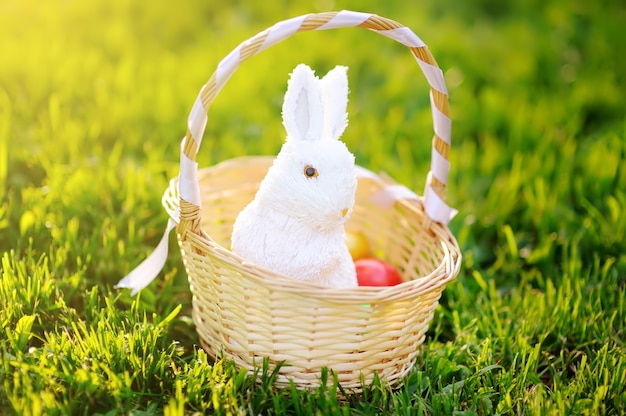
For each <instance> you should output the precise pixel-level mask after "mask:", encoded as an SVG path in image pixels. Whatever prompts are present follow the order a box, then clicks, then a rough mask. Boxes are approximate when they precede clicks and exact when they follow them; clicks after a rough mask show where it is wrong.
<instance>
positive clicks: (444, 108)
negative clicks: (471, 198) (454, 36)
mask: <svg viewBox="0 0 626 416" xmlns="http://www.w3.org/2000/svg"><path fill="white" fill-rule="evenodd" d="M344 27H362V28H366V29H369V30H371V31H373V32H376V33H379V34H381V35H383V36H386V37H388V38H390V39H393V40H395V41H397V42H399V43H401V44H403V45H405V46H406V47H408V48H409V50H410V52H411V53H412V54H413V56H414V57H415V60H416V61H417V63H418V64H419V66H420V68H421V69H422V72H423V73H424V75H425V77H426V79H427V81H428V83H429V84H430V103H431V110H432V114H433V126H434V133H435V134H434V137H433V141H432V153H431V165H430V172H429V173H428V175H427V177H426V187H425V190H424V198H423V204H424V210H425V212H426V214H427V215H428V216H429V218H430V219H432V220H434V221H437V222H441V223H444V224H447V223H448V222H449V221H450V219H452V217H453V216H454V215H455V214H456V210H454V209H452V208H450V207H449V206H448V205H446V203H445V202H444V200H445V190H446V184H447V181H448V173H449V171H450V162H449V161H448V152H449V149H450V128H451V121H450V117H449V116H448V91H447V88H446V84H445V81H444V77H443V72H442V71H441V69H440V68H439V66H438V65H437V62H436V61H435V58H434V57H433V56H432V55H431V53H430V51H429V50H428V47H427V46H426V44H425V43H424V42H423V41H422V40H421V39H420V38H419V37H418V36H417V35H416V34H415V33H413V32H412V31H411V30H410V29H409V28H407V27H406V26H403V25H402V24H400V23H398V22H395V21H393V20H390V19H387V18H385V17H381V16H377V15H375V14H370V13H360V12H353V11H347V10H343V11H340V12H326V13H315V14H307V15H303V16H299V17H295V18H292V19H288V20H284V21H281V22H278V23H276V24H275V25H274V26H272V27H270V28H268V29H266V30H264V31H262V32H260V33H258V34H256V35H255V36H253V37H251V38H250V39H248V40H246V41H245V42H243V43H241V44H239V45H238V46H237V47H236V48H235V49H234V50H233V51H232V52H230V53H229V54H228V55H227V56H226V57H225V58H224V59H223V60H222V61H221V62H220V63H219V64H218V65H217V69H216V70H215V72H214V73H213V75H211V78H209V80H208V82H207V83H206V84H205V85H204V86H203V87H202V88H201V90H200V92H199V94H198V97H197V98H196V101H195V103H194V105H193V108H192V110H191V113H190V114H189V118H188V120H187V132H186V134H185V137H184V139H183V140H182V143H181V157H180V176H179V192H180V225H179V232H181V233H184V232H185V231H189V230H192V231H195V232H199V231H200V206H201V198H200V188H199V183H198V180H197V171H198V164H197V162H196V155H197V153H198V149H199V147H200V143H201V141H202V136H203V134H204V130H205V128H206V123H207V111H208V108H209V107H210V105H211V104H212V103H213V101H214V100H215V97H216V96H217V94H218V93H219V92H220V90H221V89H222V87H223V86H224V84H225V83H226V81H228V79H229V78H230V76H231V75H232V74H233V73H234V72H235V70H236V69H237V67H238V66H239V64H240V63H242V62H244V61H246V60H247V59H249V58H251V57H252V56H254V55H256V54H258V53H259V52H261V51H263V50H265V49H267V48H268V47H270V46H272V45H275V44H277V43H278V42H280V41H282V40H284V39H287V38H288V37H290V36H292V35H294V34H296V33H298V32H305V31H309V30H326V29H336V28H344ZM181 228H182V229H181Z"/></svg>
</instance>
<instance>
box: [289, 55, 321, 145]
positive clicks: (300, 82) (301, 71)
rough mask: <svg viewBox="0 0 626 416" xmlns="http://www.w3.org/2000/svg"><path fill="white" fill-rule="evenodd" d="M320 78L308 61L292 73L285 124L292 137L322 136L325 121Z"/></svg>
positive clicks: (315, 137) (311, 138)
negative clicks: (308, 64) (307, 63)
mask: <svg viewBox="0 0 626 416" xmlns="http://www.w3.org/2000/svg"><path fill="white" fill-rule="evenodd" d="M323 122H324V111H323V107H322V90H321V88H320V82H319V79H318V78H317V77H316V76H315V73H314V72H313V70H312V69H311V68H309V67H308V66H307V65H304V64H300V65H298V66H297V67H296V68H295V69H294V70H293V72H292V73H291V78H290V79H289V83H288V84H287V92H286V93H285V101H284V102H283V125H284V126H285V129H286V130H287V138H288V139H296V140H319V139H320V138H321V136H322V128H323V125H324V123H323Z"/></svg>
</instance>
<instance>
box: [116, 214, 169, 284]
mask: <svg viewBox="0 0 626 416" xmlns="http://www.w3.org/2000/svg"><path fill="white" fill-rule="evenodd" d="M174 216H176V217H178V212H176V213H175V214H174ZM177 223H178V218H170V219H169V220H168V221H167V227H165V232H164V233H163V237H161V241H159V245H157V246H156V248H155V249H154V251H153V252H152V253H151V254H150V255H149V256H148V257H146V259H145V260H144V261H142V262H141V263H140V264H139V266H137V267H135V268H134V269H133V270H132V271H131V272H130V273H128V274H127V275H126V276H124V278H123V279H122V280H120V281H119V282H118V283H117V284H116V285H115V286H114V287H115V289H120V288H124V289H132V292H130V295H131V296H135V295H136V294H137V292H139V291H140V290H141V289H143V288H144V287H146V286H148V285H149V284H150V282H152V281H153V280H154V279H155V277H157V275H158V274H159V272H160V271H161V270H162V269H163V266H164V265H165V260H167V252H168V240H169V235H170V232H171V231H172V230H173V229H174V228H175V227H176V224H177Z"/></svg>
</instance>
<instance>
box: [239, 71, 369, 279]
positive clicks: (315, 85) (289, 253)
mask: <svg viewBox="0 0 626 416" xmlns="http://www.w3.org/2000/svg"><path fill="white" fill-rule="evenodd" d="M347 105H348V77H347V68H346V67H344V66H337V67H335V68H334V69H333V70H331V71H330V72H329V73H328V74H327V75H326V76H325V77H324V78H323V79H321V80H320V79H318V78H317V77H316V76H315V73H314V72H313V70H311V68H309V67H308V66H306V65H304V64H300V65H298V66H297V67H296V68H295V69H294V71H293V73H292V74H291V78H290V79H289V83H288V87H287V92H286V94H285V101H284V103H283V124H284V126H285V129H286V130H287V139H286V140H285V143H284V144H283V146H282V148H281V150H280V152H279V154H278V156H277V157H276V159H275V160H274V163H273V165H272V166H271V167H270V169H269V170H268V172H267V175H266V176H265V178H264V179H263V181H262V182H261V185H260V188H259V190H258V192H257V194H256V196H255V198H254V200H253V201H252V202H251V203H250V204H249V205H248V206H246V207H245V208H244V209H243V210H242V211H241V213H240V214H239V216H238V217H237V219H236V221H235V224H234V227H233V234H232V244H231V248H232V250H233V252H235V253H236V254H238V255H239V256H241V257H243V258H245V259H246V260H249V261H251V262H253V263H255V264H257V265H260V266H264V267H266V268H269V269H271V270H274V271H277V272H280V273H282V274H284V275H287V276H290V277H293V278H296V279H300V280H306V281H310V282H314V283H318V284H320V285H324V286H331V287H336V288H347V287H355V286H357V280H356V272H355V268H354V262H353V261H352V258H351V256H350V252H349V251H348V248H347V246H346V241H345V238H346V237H345V229H344V223H345V222H346V220H347V219H348V216H349V215H350V212H351V211H352V206H353V205H354V195H355V192H356V186H357V180H356V173H355V167H354V155H352V153H350V151H349V150H348V148H347V147H346V145H345V144H344V143H343V142H341V141H340V140H339V137H340V136H341V135H342V134H343V132H344V130H345V128H346V126H347V124H348V119H347V113H346V108H347Z"/></svg>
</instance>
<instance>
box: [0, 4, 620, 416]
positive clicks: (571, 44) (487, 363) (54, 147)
mask: <svg viewBox="0 0 626 416" xmlns="http://www.w3.org/2000/svg"><path fill="white" fill-rule="evenodd" d="M218 4H220V3H219V2H207V1H200V0H183V1H182V2H175V3H171V2H140V1H132V0H113V1H93V2H78V1H60V0H53V1H48V2H36V1H33V0H22V1H19V2H18V1H10V0H0V38H1V39H2V42H1V43H0V45H1V46H0V52H1V58H0V257H1V282H0V323H1V325H2V331H1V335H0V357H1V361H0V409H1V410H0V413H8V414H20V415H27V414H107V415H115V414H134V415H149V414H166V415H175V414H192V413H194V412H202V413H205V412H206V413H215V414H239V413H249V414H259V413H262V414H267V413H270V414H315V413H317V414H459V415H463V414H496V413H497V414H593V415H595V414H615V415H616V414H623V413H624V412H626V388H625V385H626V346H625V340H626V312H625V303H626V302H625V292H626V255H625V254H624V253H626V169H625V168H624V166H623V164H624V161H625V160H626V94H625V92H626V55H624V54H623V53H622V51H623V45H624V43H625V41H626V35H624V31H623V27H624V25H626V7H624V5H623V4H622V2H619V1H610V0H605V1H596V2H584V1H577V0H575V1H565V0H550V1H527V0H518V1H513V2H499V1H495V0H472V1H466V2H454V1H452V0H424V1H422V2H417V3H416V2H413V3H408V2H399V1H398V2H385V4H384V5H383V3H382V2H375V1H373V0H372V1H365V2H364V1H359V2H357V1H356V0H354V1H352V0H344V1H340V0H337V1H336V2H333V1H316V2H308V1H307V2H301V3H300V5H298V6H294V5H292V4H291V3H289V2H279V3H272V2H252V1H241V2H235V4H233V5H232V6H227V5H226V3H224V5H219V6H218ZM343 8H348V9H356V10H364V11H370V12H375V13H378V14H381V15H383V16H386V17H389V18H392V19H396V20H398V21H400V22H402V23H404V24H406V25H408V26H410V27H411V28H413V29H414V31H415V32H416V33H417V34H418V35H419V36H421V37H422V38H423V39H424V40H425V41H426V43H427V44H428V45H429V47H430V48H431V50H432V52H433V54H434V55H435V57H436V58H437V60H438V62H439V64H440V65H441V67H442V68H443V70H444V73H445V74H446V78H447V80H448V83H449V90H450V95H451V114H452V118H453V146H452V151H451V155H450V159H451V163H452V172H451V181H450V186H449V201H450V203H451V205H453V206H455V207H456V208H458V209H459V210H460V214H459V215H458V217H457V218H455V219H454V220H453V222H452V223H451V225H450V226H451V229H452V230H453V232H454V234H455V235H456V236H457V238H458V241H459V244H460V245H461V248H462V250H463V254H464V263H463V268H462V271H461V274H460V275H459V277H458V279H457V280H456V281H455V282H453V283H451V284H450V285H449V286H448V288H447V289H446V291H445V293H444V296H443V298H442V300H441V306H440V307H439V308H438V309H437V311H436V314H435V317H434V320H433V322H432V325H431V328H430V330H429V332H428V339H427V342H426V343H425V344H424V345H423V346H422V347H421V350H420V355H419V358H418V359H417V362H416V365H415V367H414V370H413V371H412V372H411V374H410V375H409V376H408V377H407V378H406V380H404V382H403V383H402V385H401V386H400V387H399V388H398V389H396V390H391V389H389V387H387V386H385V384H384V383H374V385H373V386H371V387H370V388H368V389H366V390H365V392H364V395H363V396H361V397H360V396H354V395H350V394H349V392H346V393H347V394H348V401H346V402H340V401H338V400H337V398H336V396H337V395H336V394H335V393H336V392H337V390H338V389H340V388H341V387H340V386H337V385H333V387H331V388H330V389H329V390H328V391H325V390H320V391H311V392H299V391H296V390H295V389H289V388H287V389H284V390H274V389H272V387H271V383H272V380H273V374H272V371H271V370H270V369H268V368H267V367H265V368H260V369H259V372H260V373H261V375H262V377H261V379H262V383H261V384H257V383H256V382H255V381H254V380H255V377H254V376H247V375H246V374H245V373H244V372H241V371H239V370H238V369H236V368H235V367H234V366H233V364H232V363H231V362H229V361H228V360H219V361H217V362H214V361H212V360H210V359H209V358H208V357H207V356H206V354H204V353H203V351H202V350H201V349H200V348H199V347H198V339H197V335H195V331H194V328H193V324H192V322H191V320H190V309H191V306H190V302H191V299H190V297H191V296H190V293H189V288H188V284H187V281H186V275H185V272H184V268H183V266H182V262H181V259H180V254H179V253H178V252H177V251H176V249H173V250H172V252H171V253H170V256H169V258H168V261H167V263H166V267H165V269H164V272H163V273H162V274H161V275H160V276H159V278H158V279H157V281H156V282H154V283H153V284H152V285H151V286H150V287H149V288H148V289H147V290H144V291H142V292H141V294H140V295H139V296H137V297H135V298H131V297H130V296H129V294H128V293H127V291H117V290H114V289H113V288H112V287H113V285H114V284H115V283H116V282H117V281H118V280H119V279H120V278H121V277H122V276H123V275H124V274H125V273H127V272H128V271H130V270H131V269H132V268H133V267H134V266H135V265H137V264H138V263H139V262H140V261H141V260H142V259H143V258H145V256H146V255H147V254H148V253H149V252H150V250H151V249H152V248H153V247H155V246H156V244H157V242H158V240H159V238H160V235H161V233H162V231H163V229H164V226H165V223H166V221H167V216H166V214H165V212H164V210H163V209H162V207H161V205H160V198H161V195H162V192H163V191H164V189H165V187H166V186H167V183H168V180H169V178H171V177H174V176H175V175H177V173H178V157H179V140H180V138H181V137H182V135H183V134H184V131H185V127H186V117H187V114H188V112H189V110H190V108H191V105H192V103H193V101H194V99H195V96H196V94H197V91H198V89H199V87H200V86H201V85H202V84H203V83H204V82H205V81H206V79H208V76H209V75H210V73H211V72H212V70H213V69H214V67H215V66H216V64H217V63H218V62H219V60H220V59H221V58H222V57H224V56H225V55H226V54H227V53H228V52H229V51H230V50H231V49H232V48H234V47H235V46H236V45H237V44H238V43H239V42H241V41H243V40H245V39H247V38H248V37H250V36H252V35H254V34H255V33H256V32H258V31H259V30H262V29H264V28H266V27H268V26H270V25H271V24H273V23H275V22H276V21H278V20H282V19H285V18H288V17H292V16H295V15H299V14H303V13H306V12H310V11H322V10H328V9H343ZM299 62H306V63H308V64H310V65H311V66H313V67H314V68H316V69H318V70H319V71H321V72H324V71H326V70H328V69H329V68H331V67H332V66H334V65H336V64H346V65H348V66H349V67H350V71H349V76H350V84H351V90H352V93H351V96H350V105H349V111H350V121H351V122H350V126H349V127H348V130H347V132H346V135H345V137H344V138H345V140H346V142H347V144H348V146H349V147H350V148H351V149H352V150H353V151H354V152H355V154H356V156H357V160H358V162H359V163H360V164H362V165H364V166H367V167H369V168H371V169H373V170H379V169H383V170H385V171H387V172H388V173H390V174H391V175H392V176H393V177H394V178H395V179H397V180H398V181H400V182H402V183H404V184H406V185H408V186H409V187H411V188H413V189H415V190H417V191H418V192H421V190H422V188H423V181H424V177H425V174H426V171H427V169H428V163H429V153H430V145H429V142H430V137H431V131H432V127H431V120H430V109H429V104H428V95H427V85H426V82H425V81H424V79H423V77H422V76H421V74H420V72H419V68H418V67H417V66H416V65H415V63H414V62H413V60H412V58H411V57H410V55H409V54H408V52H407V51H406V50H404V48H402V47H401V46H399V45H396V44H394V43H393V42H390V41H389V40H387V39H384V38H382V37H380V36H377V35H375V34H371V33H368V32H366V31H363V30H359V29H341V30H338V31H330V32H315V33H304V34H299V35H297V36H296V37H293V38H290V39H289V40H287V41H286V42H283V43H281V44H279V45H277V46H275V47H273V48H271V49H269V50H267V51H265V52H263V53H262V54H261V55H259V56H257V57H255V58H253V59H252V60H250V61H249V62H246V63H245V64H244V65H242V67H241V68H240V69H239V70H238V72H237V73H236V74H235V75H234V76H233V78H232V79H231V80H230V82H229V83H228V84H227V86H226V87H225V88H224V90H223V91H222V93H221V94H220V96H219V97H218V99H217V100H216V102H215V106H214V108H212V109H211V111H210V116H209V120H210V123H209V127H208V129H207V135H206V136H205V141H204V143H203V148H202V149H201V152H200V155H199V162H200V165H201V166H209V165H211V164H213V163H216V162H217V161H220V160H224V159H227V158H231V157H235V156H239V155H246V154H274V153H276V151H277V150H278V148H279V147H280V144H281V142H282V139H283V130H282V126H281V124H280V118H279V115H280V105H281V100H282V95H283V93H284V90H285V87H286V80H287V76H288V73H289V72H290V70H291V69H292V68H293V67H294V66H295V65H296V64H297V63H299ZM173 240H174V239H173V237H172V240H171V241H172V244H173V246H174V247H175V243H174V242H173ZM324 376H325V377H329V378H330V379H332V374H325V375H324Z"/></svg>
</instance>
